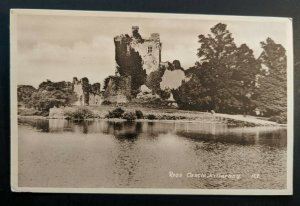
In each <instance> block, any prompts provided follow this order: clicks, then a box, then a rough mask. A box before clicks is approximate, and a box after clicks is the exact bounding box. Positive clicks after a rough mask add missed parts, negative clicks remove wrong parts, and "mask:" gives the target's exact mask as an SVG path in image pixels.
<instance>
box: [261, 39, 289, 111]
mask: <svg viewBox="0 0 300 206" xmlns="http://www.w3.org/2000/svg"><path fill="white" fill-rule="evenodd" d="M261 47H262V49H263V52H262V53H261V55H260V57H259V61H260V62H261V64H262V65H263V66H262V72H263V74H262V75H261V76H260V77H259V79H258V89H257V99H256V100H257V104H258V108H259V109H261V110H262V111H263V112H264V114H265V115H266V116H276V115H280V114H284V113H286V111H287V57H286V51H285V49H284V47H283V46H282V45H281V44H277V43H275V42H274V41H273V40H272V39H271V38H267V40H266V41H265V42H261Z"/></svg>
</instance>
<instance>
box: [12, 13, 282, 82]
mask: <svg viewBox="0 0 300 206" xmlns="http://www.w3.org/2000/svg"><path fill="white" fill-rule="evenodd" d="M220 22H221V23H225V24H227V29H229V31H230V32H231V33H232V34H233V38H234V39H235V43H236V44H237V46H239V45H240V44H242V43H246V44H247V45H248V46H249V47H250V48H251V49H253V50H254V54H255V56H256V57H258V55H259V54H260V52H261V51H262V50H261V48H260V44H259V43H260V42H261V41H265V40H266V38H267V37H271V38H272V39H273V40H274V41H275V42H276V43H280V44H282V45H283V46H284V47H285V48H286V45H287V41H288V39H287V32H286V25H285V24H284V23H282V22H281V23H279V22H274V21H262V22H258V21H247V22H245V21H239V20H238V19H236V20H234V21H232V20H231V21H228V20H224V21H223V20H207V19H206V20H196V19H194V20H187V19H171V18H168V19H151V18H132V17H130V18H124V17H122V18H120V17H114V18H112V17H109V18H108V17H97V16H82V15H81V16H76V15H74V16H72V15H29V14H20V15H18V19H17V34H18V35H17V51H18V52H17V55H16V57H14V59H15V60H16V61H17V62H18V63H17V70H18V84H30V85H33V86H35V87H37V86H38V85H39V84H40V83H41V82H42V81H45V80H46V79H50V80H51V81H63V80H64V81H72V78H73V77H75V76H76V77H78V78H82V77H87V78H88V79H89V80H90V82H91V83H95V82H100V83H102V81H103V79H104V78H105V77H107V76H108V75H113V74H114V73H115V50H114V49H115V48H114V42H113V37H114V36H116V35H119V34H126V33H127V34H129V35H131V27H132V26H134V25H135V26H139V28H140V29H139V31H140V34H141V35H142V37H144V38H147V37H149V36H150V34H151V33H159V34H160V39H161V42H162V61H170V62H172V61H173V60H175V59H178V60H179V61H180V62H181V65H182V67H183V68H184V69H187V68H189V67H191V66H193V65H194V63H195V62H196V61H197V55H196V53H197V49H198V48H199V47H200V44H199V43H198V35H199V34H204V35H206V34H208V33H210V28H212V27H213V26H214V25H216V24H217V23H220Z"/></svg>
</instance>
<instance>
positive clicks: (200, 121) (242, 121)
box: [18, 114, 287, 127]
mask: <svg viewBox="0 0 300 206" xmlns="http://www.w3.org/2000/svg"><path fill="white" fill-rule="evenodd" d="M221 115H224V114H221ZM225 115H226V114H225ZM231 116H234V115H231ZM215 117H218V116H215ZM21 118H23V119H34V120H39V119H40V120H51V119H60V120H69V121H95V120H105V121H108V122H165V123H199V124H220V125H221V124H223V125H227V126H233V127H236V126H238V125H236V124H237V123H236V124H230V123H227V122H224V121H204V120H192V119H190V120H189V119H176V120H167V119H153V120H151V119H135V120H132V121H128V120H126V119H121V118H86V119H67V118H65V117H60V118H53V117H45V116H37V115H32V116H30V115H28V116H23V115H18V119H21ZM222 118H223V119H225V120H228V119H231V120H234V121H236V122H239V123H241V124H243V123H244V124H247V123H251V124H253V125H252V126H245V125H244V126H243V125H241V126H238V127H258V126H272V127H287V124H278V123H276V122H271V121H266V120H264V122H265V123H264V124H263V123H254V122H253V121H249V122H247V121H244V120H239V119H233V118H228V117H224V116H222Z"/></svg>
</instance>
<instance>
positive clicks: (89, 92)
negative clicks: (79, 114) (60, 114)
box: [73, 77, 103, 106]
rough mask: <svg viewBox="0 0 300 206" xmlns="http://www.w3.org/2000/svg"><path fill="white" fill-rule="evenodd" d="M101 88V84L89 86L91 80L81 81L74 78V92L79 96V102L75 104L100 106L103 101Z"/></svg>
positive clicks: (83, 79)
mask: <svg viewBox="0 0 300 206" xmlns="http://www.w3.org/2000/svg"><path fill="white" fill-rule="evenodd" d="M100 86H101V85H100V83H95V84H89V80H88V78H86V77H84V78H82V79H81V80H78V79H77V77H74V78H73V91H74V93H75V94H76V96H77V101H76V102H75V103H74V104H75V105H78V106H84V105H100V104H101V103H102V100H103V98H102V95H101V92H100Z"/></svg>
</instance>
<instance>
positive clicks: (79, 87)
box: [73, 82, 85, 106]
mask: <svg viewBox="0 0 300 206" xmlns="http://www.w3.org/2000/svg"><path fill="white" fill-rule="evenodd" d="M73 87H74V92H75V94H76V96H77V101H76V102H75V103H74V105H77V106H81V105H84V102H85V101H84V95H83V89H82V85H81V83H80V82H78V83H74V85H73Z"/></svg>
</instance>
